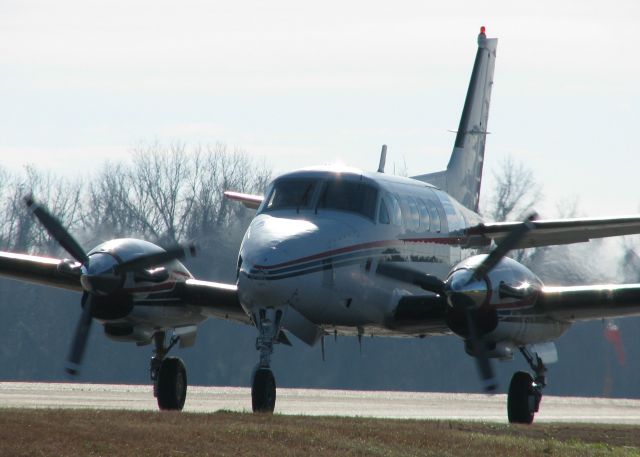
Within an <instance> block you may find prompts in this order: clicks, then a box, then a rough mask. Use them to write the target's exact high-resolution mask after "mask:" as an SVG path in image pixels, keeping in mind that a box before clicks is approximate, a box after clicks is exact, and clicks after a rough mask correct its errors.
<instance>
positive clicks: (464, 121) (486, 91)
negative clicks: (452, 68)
mask: <svg viewBox="0 0 640 457" xmlns="http://www.w3.org/2000/svg"><path fill="white" fill-rule="evenodd" d="M484 31H485V30H484V27H482V28H481V30H480V35H478V52H477V54H476V59H475V62H474V64H473V72H472V73H471V81H470V82H469V89H468V91H467V97H466V99H465V102H464V109H463V110H462V116H461V118H460V126H459V127H458V132H457V134H456V141H455V144H454V147H453V152H452V154H451V159H450V160H449V165H447V169H446V171H442V172H438V173H432V174H428V175H422V176H416V177H415V179H419V180H421V181H428V182H431V183H432V184H434V185H436V186H438V187H440V188H442V189H443V190H445V191H446V192H447V193H448V194H449V195H451V196H452V197H453V198H455V199H456V200H458V201H459V202H460V203H462V204H463V205H464V206H466V207H467V208H469V209H470V210H472V211H476V212H477V211H478V202H479V200H480V184H481V183H482V165H483V162H484V145H485V140H486V137H487V121H488V118H489V101H490V99H491V87H492V85H493V68H494V66H495V61H496V48H497V46H498V39H497V38H491V39H488V38H487V36H486V35H485V33H484Z"/></svg>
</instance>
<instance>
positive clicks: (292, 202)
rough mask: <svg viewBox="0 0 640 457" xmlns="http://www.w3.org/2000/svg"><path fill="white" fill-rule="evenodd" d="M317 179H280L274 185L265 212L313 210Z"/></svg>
mask: <svg viewBox="0 0 640 457" xmlns="http://www.w3.org/2000/svg"><path fill="white" fill-rule="evenodd" d="M317 184H318V180H317V179H296V178H293V179H280V180H278V181H276V182H275V183H274V185H273V190H272V191H271V194H270V195H269V198H268V199H267V204H266V206H265V207H264V211H274V210H277V209H291V208H295V209H297V210H300V209H308V208H311V204H312V198H313V194H314V191H315V189H316V186H317Z"/></svg>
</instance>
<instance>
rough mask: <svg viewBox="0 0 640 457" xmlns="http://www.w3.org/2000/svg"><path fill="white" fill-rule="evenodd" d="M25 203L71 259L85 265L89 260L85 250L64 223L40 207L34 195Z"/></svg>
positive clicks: (27, 198)
mask: <svg viewBox="0 0 640 457" xmlns="http://www.w3.org/2000/svg"><path fill="white" fill-rule="evenodd" d="M24 201H25V203H26V204H27V206H28V207H29V209H30V210H31V212H32V213H33V214H34V216H35V217H37V218H38V220H39V221H40V223H41V224H42V225H43V226H44V228H45V229H46V230H47V232H48V233H49V235H51V237H52V238H53V239H54V240H56V241H57V242H58V243H59V244H60V246H62V247H63V248H64V250H65V251H67V252H68V253H69V254H71V257H73V258H74V259H76V260H77V261H78V262H80V263H83V264H84V263H85V262H86V261H87V260H88V258H87V254H86V253H85V252H84V249H82V247H80V245H79V244H78V242H77V241H76V240H75V238H73V237H72V236H71V234H70V233H69V232H68V231H67V229H65V228H64V227H63V226H62V223H61V222H60V220H59V219H58V218H57V217H55V216H53V215H52V214H51V213H49V211H47V209H46V208H45V207H44V206H40V205H38V204H37V203H36V202H35V200H34V199H33V196H32V195H28V196H27V197H25V199H24Z"/></svg>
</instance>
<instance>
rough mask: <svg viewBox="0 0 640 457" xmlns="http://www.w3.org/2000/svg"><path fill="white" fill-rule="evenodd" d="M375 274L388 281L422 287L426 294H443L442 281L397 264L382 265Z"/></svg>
mask: <svg viewBox="0 0 640 457" xmlns="http://www.w3.org/2000/svg"><path fill="white" fill-rule="evenodd" d="M377 273H378V274H379V275H382V276H385V277H387V278H390V279H395V280H397V281H401V282H405V283H408V284H413V285H415V286H419V287H422V288H423V289H424V290H426V291H427V292H433V293H434V294H438V295H442V296H444V294H445V284H444V281H443V280H442V279H440V278H436V277H435V276H432V275H428V274H425V273H420V272H418V271H415V270H412V269H410V268H407V267H404V266H401V265H398V264H394V263H382V264H380V265H379V266H378V270H377Z"/></svg>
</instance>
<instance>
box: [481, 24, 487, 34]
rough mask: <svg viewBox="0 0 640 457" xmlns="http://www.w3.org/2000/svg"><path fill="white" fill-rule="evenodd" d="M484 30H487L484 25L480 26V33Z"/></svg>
mask: <svg viewBox="0 0 640 457" xmlns="http://www.w3.org/2000/svg"><path fill="white" fill-rule="evenodd" d="M485 30H487V29H486V28H485V27H484V25H483V26H482V27H480V33H484V32H485Z"/></svg>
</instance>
